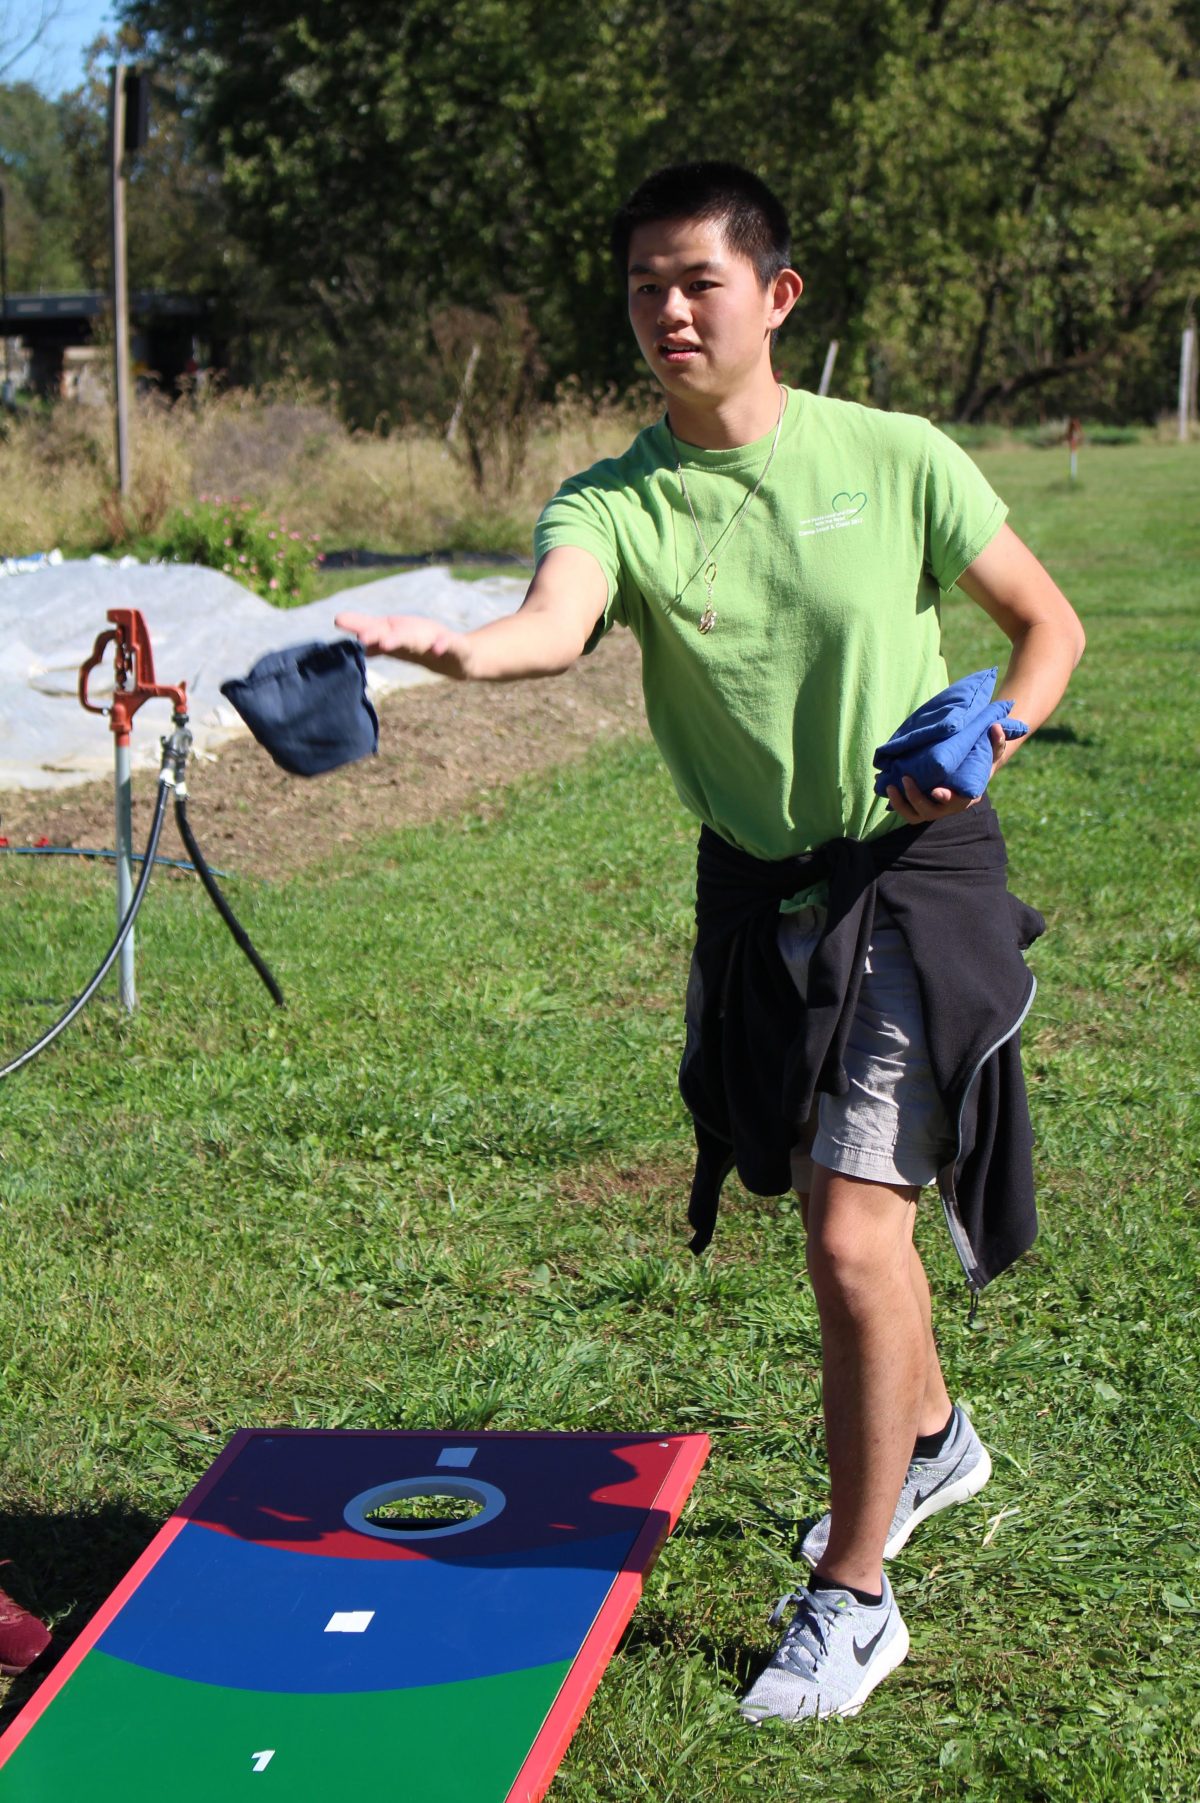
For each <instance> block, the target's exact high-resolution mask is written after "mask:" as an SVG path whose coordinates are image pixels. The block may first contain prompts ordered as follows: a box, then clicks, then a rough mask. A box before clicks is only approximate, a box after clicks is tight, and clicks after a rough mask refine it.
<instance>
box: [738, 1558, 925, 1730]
mask: <svg viewBox="0 0 1200 1803" xmlns="http://www.w3.org/2000/svg"><path fill="white" fill-rule="evenodd" d="M793 1603H794V1604H795V1606H796V1613H795V1615H794V1616H793V1617H792V1621H791V1625H790V1627H788V1628H787V1629H786V1630H785V1632H784V1636H783V1639H782V1640H781V1641H780V1643H779V1646H778V1647H777V1648H776V1651H775V1653H774V1655H773V1657H772V1659H771V1661H770V1664H769V1665H768V1666H767V1667H766V1669H765V1670H764V1671H762V1672H760V1674H759V1676H758V1677H757V1678H756V1679H755V1680H754V1683H753V1684H752V1685H751V1686H750V1689H749V1690H748V1691H747V1692H746V1695H745V1697H744V1698H743V1699H742V1711H741V1712H742V1717H743V1719H744V1720H745V1721H748V1722H753V1723H754V1724H755V1726H757V1724H758V1723H759V1722H764V1721H766V1720H767V1719H768V1717H770V1716H777V1717H778V1718H779V1719H780V1720H781V1721H785V1722H798V1721H802V1720H804V1719H805V1718H808V1719H816V1718H820V1717H824V1716H827V1715H857V1714H858V1712H859V1710H860V1709H861V1708H862V1706H863V1704H864V1703H865V1702H866V1700H867V1698H868V1697H869V1696H870V1694H871V1692H872V1691H873V1690H874V1688H875V1686H876V1685H877V1684H879V1683H882V1681H883V1679H884V1678H886V1677H887V1675H888V1673H889V1672H891V1671H895V1669H896V1667H897V1666H898V1665H899V1664H900V1661H901V1660H902V1659H903V1658H904V1657H905V1655H906V1654H907V1652H908V1629H907V1628H906V1627H905V1625H904V1623H903V1621H902V1620H901V1618H900V1611H899V1609H897V1607H896V1599H895V1597H894V1596H893V1595H892V1587H891V1585H890V1584H889V1583H888V1581H887V1579H886V1577H885V1578H884V1580H883V1601H882V1602H881V1603H876V1604H875V1606H874V1607H873V1608H872V1607H871V1606H870V1605H869V1604H866V1603H860V1602H858V1601H857V1599H856V1598H855V1597H853V1596H852V1595H851V1594H850V1592H849V1591H848V1590H797V1591H793V1593H792V1594H791V1595H790V1596H785V1597H783V1598H782V1599H781V1601H780V1603H779V1605H778V1607H777V1608H776V1609H775V1612H774V1614H773V1615H772V1616H771V1626H772V1627H776V1628H777V1627H778V1626H779V1625H780V1623H781V1622H782V1620H783V1617H784V1613H785V1611H786V1610H787V1609H788V1607H789V1606H790V1605H791V1604H793Z"/></svg>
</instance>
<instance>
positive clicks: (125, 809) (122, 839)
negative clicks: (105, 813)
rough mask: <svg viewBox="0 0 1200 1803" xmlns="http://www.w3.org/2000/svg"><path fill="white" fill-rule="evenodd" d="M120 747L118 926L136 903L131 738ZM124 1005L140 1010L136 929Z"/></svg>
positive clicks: (125, 968)
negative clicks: (135, 948)
mask: <svg viewBox="0 0 1200 1803" xmlns="http://www.w3.org/2000/svg"><path fill="white" fill-rule="evenodd" d="M113 744H114V745H115V746H116V760H117V766H116V808H115V813H116V848H117V926H118V927H119V926H120V925H121V922H122V921H123V920H124V918H125V916H126V915H127V914H128V912H129V904H130V902H131V901H132V900H133V774H132V769H131V758H130V747H129V739H128V737H127V736H125V735H124V734H122V733H118V734H117V735H116V736H115V738H114V739H113ZM117 988H118V993H119V995H120V999H121V1006H122V1008H124V1009H125V1010H126V1012H127V1013H129V1014H132V1013H133V1011H134V1009H135V1008H136V1007H137V982H136V978H135V976H134V968H133V928H132V927H130V929H129V932H128V933H127V934H126V936H125V941H124V944H123V945H122V946H121V964H120V969H119V971H118V975H117Z"/></svg>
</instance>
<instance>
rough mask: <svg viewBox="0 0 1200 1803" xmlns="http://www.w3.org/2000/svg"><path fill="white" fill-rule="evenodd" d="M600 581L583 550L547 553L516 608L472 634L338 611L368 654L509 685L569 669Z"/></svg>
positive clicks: (599, 602) (603, 588)
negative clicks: (398, 658) (400, 659)
mask: <svg viewBox="0 0 1200 1803" xmlns="http://www.w3.org/2000/svg"><path fill="white" fill-rule="evenodd" d="M607 599H608V581H607V578H606V577H605V575H604V572H603V570H602V569H601V568H600V565H599V563H598V562H597V560H596V559H595V558H594V557H593V556H592V554H591V552H590V551H582V550H578V549H576V547H575V546H573V545H561V546H558V547H557V548H556V549H555V550H553V551H547V553H546V555H545V556H544V557H543V558H542V560H541V562H540V563H539V564H538V567H537V570H536V572H535V574H534V578H533V581H532V582H531V583H530V585H529V591H528V593H527V594H526V596H525V599H524V601H523V602H522V603H521V606H520V607H519V608H518V609H517V611H516V613H513V614H503V615H501V617H500V619H498V620H491V621H489V622H488V624H487V625H486V626H477V627H475V629H474V630H473V631H472V632H455V631H453V629H452V628H451V627H449V626H443V625H442V624H441V622H440V621H438V620H427V619H424V618H422V616H421V615H420V614H360V613H341V614H338V615H336V616H335V619H334V625H335V626H337V627H339V628H340V630H341V631H342V632H352V633H353V634H354V636H355V637H356V638H357V640H358V642H359V644H360V645H361V646H362V648H363V650H364V651H365V652H366V653H367V656H368V657H400V658H403V659H404V660H405V662H406V663H410V664H421V665H422V666H423V667H424V668H425V669H426V670H433V671H435V672H436V674H437V675H438V676H449V677H452V678H454V679H455V680H457V681H459V682H466V681H468V680H469V681H480V682H511V681H513V680H515V679H516V678H518V677H522V676H557V675H559V674H560V673H561V672H562V671H563V670H569V669H570V667H571V665H572V664H573V663H574V662H575V660H576V658H578V657H579V656H580V655H581V654H582V652H583V648H584V646H585V645H586V643H587V641H588V637H589V635H590V633H591V631H592V629H593V627H594V626H595V625H596V623H597V621H598V620H599V619H600V617H601V615H602V614H603V612H604V607H605V603H606V601H607Z"/></svg>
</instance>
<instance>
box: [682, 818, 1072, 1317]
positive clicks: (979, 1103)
mask: <svg viewBox="0 0 1200 1803" xmlns="http://www.w3.org/2000/svg"><path fill="white" fill-rule="evenodd" d="M1006 865H1007V858H1006V854H1005V848H1004V838H1003V835H1002V834H1001V831H1000V826H999V822H998V821H997V819H996V815H995V813H994V811H993V809H992V806H991V804H990V802H989V801H987V800H986V798H985V799H984V800H983V801H981V802H980V803H979V804H978V805H977V806H975V807H972V808H968V809H967V810H966V811H965V812H963V813H960V814H951V815H948V816H947V817H946V818H945V819H942V820H937V821H932V822H929V823H927V824H925V825H922V826H904V827H897V828H896V829H895V830H894V831H892V832H889V833H885V834H884V835H883V836H882V837H881V838H878V839H870V840H857V839H832V840H830V841H829V842H828V843H827V844H825V845H822V846H819V847H818V848H817V850H815V851H812V852H807V853H804V854H802V855H800V856H798V857H794V858H783V859H780V860H779V861H777V862H776V861H770V862H767V861H764V860H763V859H761V858H755V857H752V856H751V855H750V854H749V853H748V852H743V851H739V850H738V849H737V848H736V847H735V846H732V845H730V844H728V843H727V842H726V841H725V840H724V839H722V838H720V837H719V836H718V834H716V833H714V832H713V831H712V830H711V829H710V828H708V827H704V828H702V829H701V833H700V845H699V853H698V858H697V871H696V879H697V880H696V928H697V932H696V949H695V954H694V957H693V961H692V974H691V985H692V994H691V997H690V1001H689V1020H690V1025H689V1032H688V1039H687V1044H686V1046H685V1048H684V1054H683V1063H682V1065H681V1067H680V1072H679V1087H680V1090H681V1092H682V1094H683V1099H684V1101H685V1102H686V1103H687V1106H688V1108H689V1110H690V1111H691V1114H692V1118H693V1122H694V1125H695V1132H696V1147H697V1157H696V1170H695V1176H694V1178H693V1182H692V1193H691V1200H690V1203H689V1206H688V1219H689V1220H690V1222H691V1225H692V1227H693V1229H694V1231H695V1237H694V1238H693V1240H692V1249H693V1251H696V1252H700V1251H702V1250H703V1249H704V1247H705V1246H707V1244H708V1242H709V1241H710V1239H711V1238H712V1235H713V1230H714V1227H715V1225H716V1218H717V1207H718V1203H719V1200H720V1193H721V1186H722V1184H723V1183H724V1181H725V1178H726V1176H727V1175H728V1174H729V1172H730V1171H731V1170H733V1169H735V1168H736V1170H737V1173H738V1176H739V1177H740V1178H741V1180H742V1182H743V1183H744V1184H745V1186H746V1188H747V1189H748V1190H750V1191H752V1192H753V1193H754V1194H755V1195H760V1196H777V1195H782V1194H783V1193H784V1192H785V1191H786V1190H787V1189H789V1188H790V1186H791V1167H790V1155H791V1149H792V1147H793V1146H794V1145H795V1144H796V1142H797V1141H798V1139H799V1138H800V1135H801V1131H802V1129H803V1127H804V1124H805V1123H806V1122H807V1120H808V1117H809V1113H810V1111H811V1109H812V1106H813V1101H814V1098H815V1097H816V1095H817V1094H818V1092H820V1091H826V1092H828V1093H830V1094H833V1095H844V1094H845V1092H846V1090H847V1088H848V1083H847V1079H846V1072H845V1068H844V1062H843V1060H844V1054H845V1048H846V1041H847V1037H848V1035H849V1031H850V1024H851V1021H852V1019H853V1016H854V1010H855V1007H856V1005H857V1002H858V991H859V985H860V982H861V978H862V970H863V964H864V961H865V958H866V952H867V946H868V944H869V942H870V937H871V929H872V925H873V923H874V920H875V916H876V912H877V911H878V912H880V913H881V914H883V915H886V917H887V918H888V919H889V920H890V921H891V922H892V923H893V924H894V925H895V926H896V927H898V928H899V930H900V932H901V933H902V934H903V936H904V939H905V941H906V942H907V945H908V948H909V951H910V953H911V955H912V960H913V964H914V966H915V969H916V975H917V986H918V990H919V993H920V998H921V1011H922V1014H923V1016H924V1022H925V1035H926V1040H927V1043H928V1049H929V1059H930V1064H931V1067H932V1071H933V1078H934V1082H935V1083H936V1085H937V1089H938V1093H939V1095H940V1096H941V1098H942V1101H943V1103H944V1105H945V1108H946V1112H947V1115H948V1117H949V1120H950V1123H951V1126H952V1127H953V1129H954V1131H955V1136H956V1142H957V1143H956V1148H955V1152H954V1156H953V1158H952V1159H951V1160H950V1161H949V1162H948V1163H947V1164H946V1165H945V1166H944V1167H943V1168H942V1170H940V1171H939V1172H938V1187H939V1189H940V1191H941V1196H942V1202H943V1205H944V1208H945V1213H946V1221H947V1225H948V1227H949V1229H950V1234H951V1238H952V1239H953V1241H954V1246H955V1250H956V1252H957V1253H958V1256H959V1258H960V1260H961V1261H962V1265H963V1269H964V1271H965V1272H966V1275H967V1279H968V1282H969V1283H970V1284H971V1287H972V1288H973V1289H975V1290H979V1289H982V1287H983V1286H984V1284H986V1283H988V1282H990V1280H991V1279H992V1278H993V1277H995V1276H997V1275H998V1273H999V1272H1000V1271H1002V1270H1004V1269H1005V1267H1006V1266H1007V1265H1009V1264H1011V1263H1012V1262H1013V1260H1014V1259H1016V1258H1018V1257H1019V1256H1020V1254H1021V1253H1022V1252H1024V1251H1025V1250H1026V1249H1027V1248H1028V1247H1029V1246H1031V1245H1032V1243H1033V1241H1034V1238H1035V1237H1036V1234H1037V1214H1036V1210H1035V1208H1034V1198H1033V1163H1032V1148H1033V1135H1032V1131H1031V1128H1030V1124H1029V1110H1028V1106H1027V1103H1026V1098H1025V1084H1024V1079H1023V1077H1022V1074H1021V1053H1020V1026H1021V1022H1022V1020H1023V1019H1024V1018H1025V1015H1026V1013H1027V1012H1028V1009H1029V1004H1030V1002H1031V1001H1032V999H1033V993H1034V989H1035V987H1036V985H1035V983H1034V980H1033V977H1032V975H1031V974H1030V972H1029V971H1028V970H1027V969H1026V966H1025V961H1024V959H1023V957H1022V956H1021V954H1022V952H1023V950H1024V949H1025V947H1027V946H1028V945H1031V944H1032V943H1033V941H1034V940H1035V939H1036V938H1037V937H1038V935H1039V934H1040V933H1041V932H1042V931H1043V930H1044V928H1045V922H1044V921H1043V919H1042V917H1041V915H1040V914H1038V913H1037V912H1036V910H1035V909H1033V908H1029V907H1026V906H1025V904H1024V903H1023V902H1021V901H1018V899H1017V898H1016V896H1015V895H1012V894H1011V893H1010V891H1009V889H1008V887H1007V884H1006V881H1005V870H1006ZM819 882H825V883H827V884H828V891H829V901H828V908H827V913H826V919H825V926H824V930H823V932H822V935H821V938H820V941H819V943H818V945H817V947H816V949H815V951H814V952H813V956H812V960H811V962H810V964H809V969H808V984H807V999H806V1001H801V999H800V997H799V995H798V994H797V991H796V988H795V985H794V983H793V982H792V979H791V976H790V974H789V972H788V969H787V966H786V964H785V963H784V960H783V956H782V953H781V952H780V950H779V942H778V929H779V906H780V903H781V902H782V901H785V900H788V899H790V898H791V897H793V896H795V895H798V894H800V893H801V892H802V891H804V890H805V889H809V888H811V887H812V886H813V885H814V884H816V883H819Z"/></svg>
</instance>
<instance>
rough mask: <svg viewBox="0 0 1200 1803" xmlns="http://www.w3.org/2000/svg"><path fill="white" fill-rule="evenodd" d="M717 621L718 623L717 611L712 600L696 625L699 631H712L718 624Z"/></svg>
mask: <svg viewBox="0 0 1200 1803" xmlns="http://www.w3.org/2000/svg"><path fill="white" fill-rule="evenodd" d="M716 623H717V616H716V613H715V612H714V611H713V604H712V602H711V601H710V602H709V604H708V606H707V607H706V608H705V610H704V612H703V613H702V614H701V615H700V619H699V621H698V622H697V625H696V631H697V632H711V631H712V629H713V627H714V626H715V625H716Z"/></svg>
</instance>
